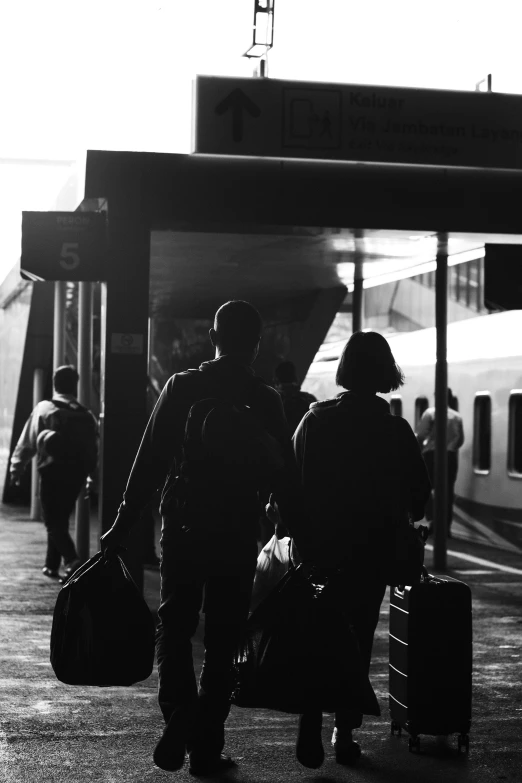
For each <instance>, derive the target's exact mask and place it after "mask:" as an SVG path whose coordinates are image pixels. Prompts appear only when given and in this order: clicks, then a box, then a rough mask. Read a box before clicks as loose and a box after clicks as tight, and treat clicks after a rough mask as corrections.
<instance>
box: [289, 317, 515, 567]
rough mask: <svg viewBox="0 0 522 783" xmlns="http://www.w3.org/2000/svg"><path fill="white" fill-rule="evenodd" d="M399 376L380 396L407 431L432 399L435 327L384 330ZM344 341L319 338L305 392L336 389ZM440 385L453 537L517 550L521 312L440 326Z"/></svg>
mask: <svg viewBox="0 0 522 783" xmlns="http://www.w3.org/2000/svg"><path fill="white" fill-rule="evenodd" d="M384 336H385V337H386V339H387V340H388V343H389V345H390V347H391V349H392V352H393V355H394V357H395V359H396V361H397V363H398V364H399V365H400V367H401V369H402V370H403V372H404V374H405V384H404V386H402V387H401V389H400V390H398V391H397V392H393V393H391V394H388V395H381V396H383V397H385V399H387V400H388V401H389V403H390V407H391V412H392V413H393V414H395V415H401V416H403V417H404V418H405V419H406V420H407V421H408V422H409V423H410V425H411V427H412V428H413V430H414V431H415V429H416V426H417V423H418V421H419V419H420V416H421V415H422V413H423V412H424V410H425V409H426V408H427V407H428V406H432V405H434V404H435V402H434V396H435V358H436V330H435V328H427V329H421V330H418V331H413V332H401V333H393V334H384ZM345 344H346V341H341V342H335V343H331V344H328V343H327V344H325V345H324V346H323V348H322V350H321V351H320V352H319V353H318V354H317V356H316V357H315V359H314V362H313V363H312V365H311V366H310V368H309V371H308V374H307V376H306V379H305V381H304V383H303V389H304V390H305V391H308V392H311V393H312V394H314V395H315V396H316V397H317V399H319V400H323V399H328V398H330V397H334V396H335V395H336V394H338V393H339V392H340V391H343V390H342V389H340V388H339V387H338V386H336V384H335V373H336V369H337V365H338V359H339V358H340V355H341V352H342V349H343V347H344V345H345ZM447 357H448V386H449V387H450V388H451V390H452V392H453V395H454V397H455V400H456V403H455V405H456V407H457V408H458V410H459V413H460V414H461V416H462V418H463V424H464V436H465V441H464V444H463V446H462V448H461V449H460V452H459V470H458V476H457V482H456V485H455V507H454V521H453V528H452V531H453V535H454V536H455V537H458V538H463V539H467V540H471V541H475V542H478V543H482V544H486V545H488V546H493V547H496V548H498V549H503V550H507V551H511V552H515V553H519V554H522V310H511V311H505V312H500V313H491V314H488V315H481V316H477V317H474V318H469V319H466V320H463V321H457V322H454V323H450V324H448V328H447Z"/></svg>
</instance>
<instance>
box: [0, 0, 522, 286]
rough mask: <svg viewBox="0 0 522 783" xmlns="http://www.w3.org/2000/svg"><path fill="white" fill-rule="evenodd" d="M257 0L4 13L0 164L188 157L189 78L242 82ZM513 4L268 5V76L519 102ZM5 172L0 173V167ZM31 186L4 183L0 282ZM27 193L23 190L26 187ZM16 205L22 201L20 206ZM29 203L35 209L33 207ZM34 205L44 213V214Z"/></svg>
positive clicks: (33, 203)
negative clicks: (484, 85)
mask: <svg viewBox="0 0 522 783" xmlns="http://www.w3.org/2000/svg"><path fill="white" fill-rule="evenodd" d="M253 7H254V0H89V2H85V0H45V2H42V0H12V1H11V2H8V1H7V0H6V1H5V2H3V3H0V73H1V74H2V78H1V79H0V101H1V104H0V106H1V111H0V117H1V126H0V159H1V158H7V157H17V158H42V157H43V158H51V159H53V158H54V159H62V160H63V159H67V158H73V157H74V156H75V154H76V152H77V151H78V150H80V149H86V148H90V149H96V148H98V149H126V150H149V151H161V152H189V151H190V133H191V89H192V79H193V77H194V76H195V75H196V74H198V73H199V74H216V75H227V76H231V75H232V76H233V75H236V76H251V75H252V70H253V65H252V61H249V60H247V59H246V58H242V57H241V54H242V53H243V52H244V51H245V50H246V49H247V48H248V47H249V45H250V43H251V35H252V33H251V24H252V18H253ZM521 23H522V3H520V2H517V0H496V2H495V3H494V4H492V3H491V2H485V0H438V2H437V3H422V2H419V0H394V1H393V2H390V0H363V2H352V1H351V0H275V35H274V49H273V50H272V52H271V53H270V60H269V76H270V77H273V78H282V79H300V80H305V81H333V82H345V83H352V84H358V83H359V84H361V83H366V84H387V85H403V86H412V87H433V88H442V89H460V90H472V89H474V86H475V83H476V82H477V81H478V80H479V79H482V78H483V77H485V76H486V75H487V73H492V74H493V89H494V90H495V91H499V92H520V93H522V72H521V69H520V64H519V57H520V55H519V51H520V29H521ZM2 168H4V167H2ZM47 171H48V172H49V182H48V184H47V181H46V178H45V176H38V178H37V179H36V180H35V181H34V185H33V186H32V188H29V185H28V183H27V182H25V180H24V179H23V177H22V176H21V178H20V180H19V183H18V187H15V188H14V191H16V193H17V195H15V194H14V191H13V185H12V182H13V176H15V179H16V173H15V172H12V175H10V176H9V177H7V181H6V178H5V177H3V178H2V181H0V278H2V277H3V274H2V270H3V269H4V268H5V267H6V266H7V267H9V268H10V267H11V266H12V263H13V262H12V261H8V260H7V259H6V257H5V251H4V252H2V245H3V242H2V234H4V232H5V230H6V229H7V225H6V220H7V214H6V208H7V207H8V212H9V214H12V212H13V210H15V211H16V210H20V209H48V208H49V198H50V197H51V196H52V195H53V194H54V193H55V192H56V182H55V180H56V172H54V173H51V172H52V171H53V170H52V169H51V168H47ZM22 182H23V183H24V184H23V187H22V186H21V185H22ZM19 199H21V201H20V202H19ZM29 202H30V205H29ZM39 205H40V206H39Z"/></svg>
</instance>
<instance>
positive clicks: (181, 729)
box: [152, 710, 188, 772]
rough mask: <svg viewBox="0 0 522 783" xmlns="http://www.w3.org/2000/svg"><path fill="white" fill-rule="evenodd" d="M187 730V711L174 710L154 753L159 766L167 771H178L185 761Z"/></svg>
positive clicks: (153, 756)
mask: <svg viewBox="0 0 522 783" xmlns="http://www.w3.org/2000/svg"><path fill="white" fill-rule="evenodd" d="M187 731H188V723H187V714H186V712H185V711H184V710H177V711H176V712H173V713H172V715H171V716H170V719H169V722H168V723H167V725H166V726H165V728H164V729H163V735H162V737H161V739H160V741H159V742H158V744H157V745H156V747H155V749H154V753H153V754H152V758H153V759H154V763H155V764H156V766H157V767H159V768H160V769H164V770H166V771H167V772H177V770H178V769H181V767H182V766H183V764H184V762H185V751H186V744H187Z"/></svg>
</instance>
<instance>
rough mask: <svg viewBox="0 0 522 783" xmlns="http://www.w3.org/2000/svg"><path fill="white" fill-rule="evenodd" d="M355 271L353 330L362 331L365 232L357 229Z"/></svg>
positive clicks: (355, 234) (355, 233)
mask: <svg viewBox="0 0 522 783" xmlns="http://www.w3.org/2000/svg"><path fill="white" fill-rule="evenodd" d="M353 238H354V244H355V253H354V271H353V300H352V332H360V331H361V329H362V325H363V308H364V290H363V282H364V232H363V231H362V230H361V229H359V228H358V229H355V231H354V234H353Z"/></svg>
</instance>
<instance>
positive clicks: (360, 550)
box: [291, 332, 431, 768]
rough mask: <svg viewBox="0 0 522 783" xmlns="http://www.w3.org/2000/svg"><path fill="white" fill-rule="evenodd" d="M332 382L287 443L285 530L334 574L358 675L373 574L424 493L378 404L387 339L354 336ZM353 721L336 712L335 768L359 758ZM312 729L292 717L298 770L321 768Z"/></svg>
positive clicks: (419, 467)
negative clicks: (289, 490) (295, 477)
mask: <svg viewBox="0 0 522 783" xmlns="http://www.w3.org/2000/svg"><path fill="white" fill-rule="evenodd" d="M336 383H337V385H338V386H342V387H344V389H346V391H344V392H342V393H341V394H339V395H338V396H337V397H335V398H334V399H331V400H326V401H324V402H318V403H315V404H313V405H312V406H311V408H310V410H309V412H308V413H307V414H306V416H305V417H304V419H303V420H302V421H301V423H300V425H299V426H298V428H297V431H296V433H295V435H294V449H295V455H296V459H297V463H298V466H299V468H300V471H301V480H302V486H303V491H304V502H305V508H306V516H304V517H303V518H302V520H301V525H300V526H299V527H296V528H295V529H292V531H291V532H292V535H293V537H294V540H295V543H296V545H297V549H298V551H299V554H300V556H301V558H302V560H303V561H304V563H311V564H314V565H316V566H318V567H319V568H323V569H327V570H328V569H340V574H339V575H338V576H336V577H335V579H336V584H337V590H338V595H339V597H340V600H341V601H342V603H343V605H344V606H346V608H347V611H348V615H349V617H350V622H351V624H352V627H353V630H354V632H355V635H356V637H357V640H358V643H359V649H360V654H361V663H362V666H363V669H364V670H365V672H366V673H367V672H368V671H369V668H370V661H371V654H372V645H373V637H374V633H375V628H376V626H377V622H378V620H379V609H380V606H381V603H382V599H383V597H384V593H385V590H386V584H385V579H384V578H383V575H382V574H383V572H384V566H385V564H386V563H387V559H388V558H389V553H390V551H393V546H394V541H395V536H396V532H397V528H398V527H399V526H401V525H407V524H409V520H410V519H413V520H420V519H422V518H423V516H424V506H425V503H426V500H427V498H428V496H429V493H430V489H431V487H430V482H429V478H428V475H427V472H426V467H425V465H424V461H423V459H422V456H421V453H420V449H419V446H418V444H417V442H416V440H415V436H414V434H413V431H412V429H411V427H410V425H409V424H408V422H407V421H406V420H405V419H403V418H401V417H399V416H392V415H391V414H390V406H389V404H388V403H387V402H386V400H384V399H383V398H382V397H379V396H377V392H381V393H384V394H387V393H389V392H390V391H394V390H395V389H398V388H399V387H400V386H402V384H403V383H404V376H403V374H402V372H401V369H400V367H398V365H397V364H396V362H395V359H394V357H393V355H392V352H391V350H390V347H389V345H388V343H387V341H386V339H385V338H384V337H382V335H380V334H378V333H377V332H355V333H354V334H353V335H352V336H351V337H350V339H349V340H348V343H347V344H346V346H345V348H344V350H343V353H342V356H341V359H340V362H339V367H338V369H337V375H336ZM372 714H373V713H372ZM362 718H363V716H362V714H361V712H360V711H359V709H357V708H356V707H355V705H354V708H353V709H351V708H347V707H346V705H343V706H342V709H339V710H338V711H337V712H336V713H335V728H334V733H333V737H332V744H333V746H334V749H335V757H336V761H337V762H338V763H339V764H348V765H350V764H353V763H355V761H356V760H357V758H358V757H359V756H360V753H361V749H360V747H359V745H358V743H357V742H355V741H354V740H353V737H352V731H353V730H354V729H356V728H358V727H359V726H361V724H362ZM321 726H322V713H321V712H320V711H319V710H317V709H316V708H310V709H309V710H308V711H305V713H303V715H301V717H300V721H299V732H298V737H297V746H296V755H297V758H298V760H299V761H300V762H301V763H302V764H303V765H304V766H307V767H311V768H317V767H319V766H321V764H322V762H323V759H324V749H323V745H322V741H321Z"/></svg>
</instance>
